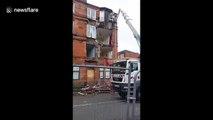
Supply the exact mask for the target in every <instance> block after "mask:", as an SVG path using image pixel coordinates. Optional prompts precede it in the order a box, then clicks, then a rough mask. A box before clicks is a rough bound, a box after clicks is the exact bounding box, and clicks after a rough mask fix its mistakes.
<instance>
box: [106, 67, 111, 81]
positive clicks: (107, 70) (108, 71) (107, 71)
mask: <svg viewBox="0 0 213 120" xmlns="http://www.w3.org/2000/svg"><path fill="white" fill-rule="evenodd" d="M107 73H109V77H108V76H107ZM105 78H106V79H110V78H111V69H105Z"/></svg>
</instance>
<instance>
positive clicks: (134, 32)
mask: <svg viewBox="0 0 213 120" xmlns="http://www.w3.org/2000/svg"><path fill="white" fill-rule="evenodd" d="M120 12H121V13H122V15H123V17H124V19H125V20H126V23H127V25H128V26H129V28H130V29H131V31H132V33H133V35H134V37H135V39H136V41H137V43H138V46H139V47H140V35H139V34H138V32H137V31H136V29H135V28H134V27H133V25H132V24H131V22H130V20H131V19H129V18H128V17H129V16H128V15H126V13H125V12H123V11H122V10H121V9H119V11H118V15H117V17H116V19H118V17H119V14H120Z"/></svg>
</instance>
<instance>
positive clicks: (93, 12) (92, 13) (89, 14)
mask: <svg viewBox="0 0 213 120" xmlns="http://www.w3.org/2000/svg"><path fill="white" fill-rule="evenodd" d="M87 18H90V19H93V20H96V10H94V9H91V8H87Z"/></svg>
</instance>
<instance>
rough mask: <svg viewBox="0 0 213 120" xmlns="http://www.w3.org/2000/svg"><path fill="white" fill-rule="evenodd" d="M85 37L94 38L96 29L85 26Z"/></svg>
mask: <svg viewBox="0 0 213 120" xmlns="http://www.w3.org/2000/svg"><path fill="white" fill-rule="evenodd" d="M87 37H91V38H96V27H95V26H93V25H90V24H87Z"/></svg>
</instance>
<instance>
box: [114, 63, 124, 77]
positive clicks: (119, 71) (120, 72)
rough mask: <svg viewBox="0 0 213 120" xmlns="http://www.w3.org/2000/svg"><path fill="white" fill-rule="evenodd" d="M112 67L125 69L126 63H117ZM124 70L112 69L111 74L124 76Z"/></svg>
mask: <svg viewBox="0 0 213 120" xmlns="http://www.w3.org/2000/svg"><path fill="white" fill-rule="evenodd" d="M112 66H113V67H123V68H126V61H122V62H117V63H114V64H112ZM125 71H126V70H124V69H112V74H124V73H125Z"/></svg>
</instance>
